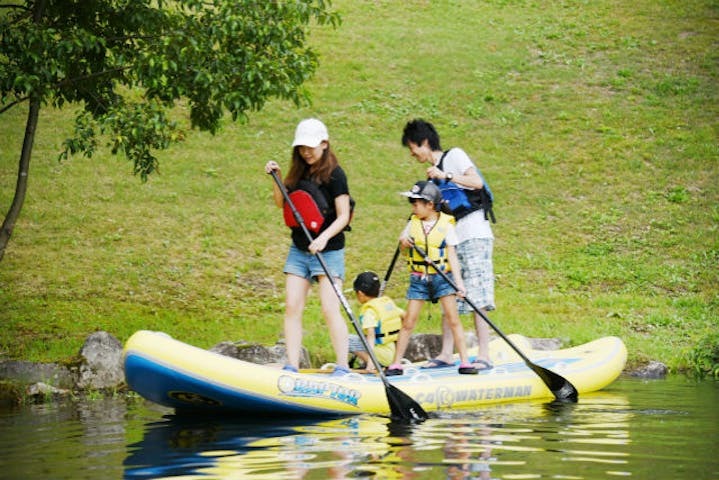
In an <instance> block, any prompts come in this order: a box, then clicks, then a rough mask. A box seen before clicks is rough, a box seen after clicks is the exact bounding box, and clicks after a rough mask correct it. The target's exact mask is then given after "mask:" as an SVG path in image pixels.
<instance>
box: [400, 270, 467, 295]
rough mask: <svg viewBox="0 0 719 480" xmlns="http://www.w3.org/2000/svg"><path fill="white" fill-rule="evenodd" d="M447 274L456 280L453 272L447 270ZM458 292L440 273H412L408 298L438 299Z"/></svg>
mask: <svg viewBox="0 0 719 480" xmlns="http://www.w3.org/2000/svg"><path fill="white" fill-rule="evenodd" d="M447 276H448V277H449V278H450V279H451V280H452V281H454V277H452V272H447ZM456 293H457V291H456V290H455V289H454V288H452V285H450V284H449V282H447V281H446V280H445V279H444V278H442V275H440V274H438V273H435V274H433V275H417V274H410V276H409V288H408V289H407V297H406V298H407V300H432V301H436V300H438V299H440V298H442V297H446V296H447V295H454V294H456Z"/></svg>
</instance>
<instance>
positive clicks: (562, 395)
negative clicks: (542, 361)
mask: <svg viewBox="0 0 719 480" xmlns="http://www.w3.org/2000/svg"><path fill="white" fill-rule="evenodd" d="M529 367H530V368H531V369H532V370H534V371H535V372H536V374H537V375H539V376H540V377H541V379H542V380H543V381H544V383H545V384H546V385H547V387H548V388H549V390H551V392H552V393H553V394H554V396H555V397H556V399H557V400H559V401H561V402H576V401H577V400H578V399H579V392H577V389H576V388H574V385H572V384H571V383H570V382H569V380H567V379H566V378H564V377H563V376H561V375H558V374H556V373H554V372H553V371H551V370H547V369H546V368H542V367H540V366H539V365H536V364H534V363H531V364H529Z"/></svg>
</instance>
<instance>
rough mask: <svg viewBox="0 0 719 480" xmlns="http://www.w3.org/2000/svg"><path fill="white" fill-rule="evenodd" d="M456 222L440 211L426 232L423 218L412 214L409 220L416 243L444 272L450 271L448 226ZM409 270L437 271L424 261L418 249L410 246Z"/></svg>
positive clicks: (420, 271)
mask: <svg viewBox="0 0 719 480" xmlns="http://www.w3.org/2000/svg"><path fill="white" fill-rule="evenodd" d="M453 223H454V217H453V216H452V215H447V214H446V213H444V212H439V218H438V219H437V222H436V223H435V224H434V226H433V227H432V229H431V230H430V231H429V232H428V233H425V231H424V227H423V225H422V220H420V219H419V217H417V216H416V215H412V217H411V218H410V220H409V235H410V237H411V238H412V239H414V243H415V244H416V245H418V246H419V247H420V248H421V249H422V250H424V251H425V252H427V255H429V258H430V259H431V260H432V261H433V262H434V263H435V264H436V265H437V266H438V267H439V268H440V269H441V270H442V271H444V272H449V271H450V266H449V257H448V256H447V240H446V239H447V228H448V227H449V225H451V224H453ZM407 263H408V264H409V271H410V272H414V273H424V274H433V273H437V271H436V270H435V269H434V268H433V267H432V266H430V265H428V264H427V262H425V261H424V257H422V256H421V255H420V254H419V252H417V249H415V248H410V250H409V253H408V262H407Z"/></svg>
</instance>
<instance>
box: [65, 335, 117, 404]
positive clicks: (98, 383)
mask: <svg viewBox="0 0 719 480" xmlns="http://www.w3.org/2000/svg"><path fill="white" fill-rule="evenodd" d="M80 359H81V361H80V364H79V366H78V368H77V383H76V386H77V388H79V389H81V390H85V389H104V388H115V387H117V386H118V385H120V384H122V383H123V382H124V381H125V373H124V371H123V368H122V343H120V341H119V340H118V339H117V338H115V337H113V336H112V335H110V334H109V333H107V332H95V333H93V334H92V335H90V336H89V337H87V339H86V340H85V344H84V345H83V346H82V348H81V349H80Z"/></svg>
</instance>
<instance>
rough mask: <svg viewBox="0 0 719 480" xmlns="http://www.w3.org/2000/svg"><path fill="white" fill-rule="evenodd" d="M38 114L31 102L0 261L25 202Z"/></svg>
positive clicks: (0, 234) (2, 230) (0, 244)
mask: <svg viewBox="0 0 719 480" xmlns="http://www.w3.org/2000/svg"><path fill="white" fill-rule="evenodd" d="M39 113H40V102H39V101H38V100H32V101H31V102H30V109H29V111H28V114H27V123H26V124H25V139H24V140H23V144H22V152H21V153H20V165H19V167H18V172H17V184H16V185H15V196H14V197H13V199H12V205H10V210H9V211H8V212H7V215H6V216H5V221H3V224H2V228H0V261H2V259H3V257H4V256H5V247H7V244H8V242H9V241H10V236H11V235H12V231H13V228H15V222H16V221H17V219H18V217H19V216H20V210H22V204H23V202H24V201H25V192H26V191H27V176H28V173H29V170H30V157H31V156H32V146H33V144H34V143H35V130H36V129H37V119H38V116H39Z"/></svg>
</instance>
